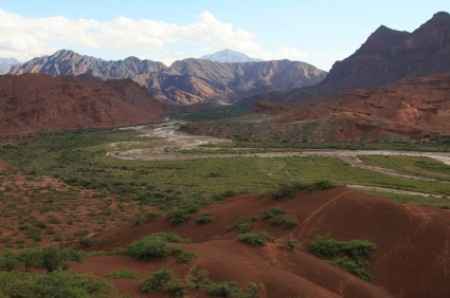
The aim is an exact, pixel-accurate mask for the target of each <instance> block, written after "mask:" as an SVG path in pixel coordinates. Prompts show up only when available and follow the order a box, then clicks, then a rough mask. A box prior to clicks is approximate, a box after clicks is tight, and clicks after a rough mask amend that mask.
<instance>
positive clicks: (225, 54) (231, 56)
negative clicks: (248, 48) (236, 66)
mask: <svg viewBox="0 0 450 298" xmlns="http://www.w3.org/2000/svg"><path fill="white" fill-rule="evenodd" d="M200 59H205V60H210V61H213V62H219V63H245V62H259V61H261V60H260V59H255V58H251V57H249V56H247V55H246V54H243V53H241V52H237V51H233V50H229V49H225V50H222V51H218V52H215V53H213V54H210V55H205V56H203V57H201V58H200Z"/></svg>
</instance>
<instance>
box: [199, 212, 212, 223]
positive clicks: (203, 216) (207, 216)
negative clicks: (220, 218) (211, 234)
mask: <svg viewBox="0 0 450 298" xmlns="http://www.w3.org/2000/svg"><path fill="white" fill-rule="evenodd" d="M210 222H212V217H211V215H210V214H201V215H200V216H199V217H198V218H196V219H195V223H196V224H198V225H206V224H209V223H210Z"/></svg>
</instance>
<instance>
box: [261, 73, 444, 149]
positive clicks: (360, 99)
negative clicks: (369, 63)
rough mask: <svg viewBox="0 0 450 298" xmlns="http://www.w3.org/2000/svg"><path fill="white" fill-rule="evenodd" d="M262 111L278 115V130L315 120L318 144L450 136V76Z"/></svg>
mask: <svg viewBox="0 0 450 298" xmlns="http://www.w3.org/2000/svg"><path fill="white" fill-rule="evenodd" d="M257 110H259V111H263V112H267V111H269V112H271V113H273V115H274V119H275V123H276V125H275V128H274V129H275V130H283V129H285V128H286V126H287V125H288V124H289V123H293V122H295V123H298V122H299V121H300V122H302V121H308V122H311V121H312V122H315V123H316V126H315V127H314V129H312V132H311V133H312V138H313V140H315V141H316V142H321V141H330V140H331V141H360V140H362V139H365V140H369V141H377V140H379V139H381V138H383V137H386V136H387V135H398V136H406V137H412V138H416V139H417V138H418V139H420V138H427V137H429V136H442V135H449V134H450V75H448V74H443V75H434V76H428V77H421V78H415V79H408V80H402V81H400V82H398V83H395V84H393V85H390V86H388V87H385V88H377V89H359V90H354V91H349V92H347V93H345V94H343V95H340V96H334V97H330V98H328V99H322V100H320V101H319V103H315V104H306V103H305V104H302V105H298V106H295V107H293V106H289V107H287V106H283V105H271V104H264V103H259V104H257Z"/></svg>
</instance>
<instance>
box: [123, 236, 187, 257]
mask: <svg viewBox="0 0 450 298" xmlns="http://www.w3.org/2000/svg"><path fill="white" fill-rule="evenodd" d="M186 241H187V239H185V238H182V237H180V236H178V235H177V234H174V233H157V234H153V235H150V236H147V237H145V238H143V239H141V240H139V241H136V242H134V243H132V244H131V245H130V246H128V250H127V255H128V256H130V257H132V258H135V259H137V260H141V261H150V260H153V259H159V258H165V257H168V256H174V257H175V258H176V259H177V262H180V263H187V262H190V261H191V260H192V259H193V258H194V255H193V254H191V253H189V252H186V251H183V250H182V249H181V248H179V247H177V246H176V245H175V244H176V243H182V242H186Z"/></svg>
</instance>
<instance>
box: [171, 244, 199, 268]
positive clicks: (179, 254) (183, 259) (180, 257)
mask: <svg viewBox="0 0 450 298" xmlns="http://www.w3.org/2000/svg"><path fill="white" fill-rule="evenodd" d="M173 255H174V256H175V259H176V261H177V263H181V264H187V263H190V262H191V261H192V260H193V259H194V258H195V254H193V253H191V252H187V251H184V250H182V249H179V248H176V249H174V251H173Z"/></svg>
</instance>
